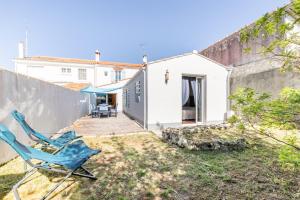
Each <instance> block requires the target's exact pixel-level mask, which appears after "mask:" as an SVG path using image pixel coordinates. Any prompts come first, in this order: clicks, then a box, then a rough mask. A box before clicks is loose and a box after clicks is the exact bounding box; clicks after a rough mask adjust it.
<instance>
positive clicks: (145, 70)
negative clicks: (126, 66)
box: [143, 63, 148, 129]
mask: <svg viewBox="0 0 300 200" xmlns="http://www.w3.org/2000/svg"><path fill="white" fill-rule="evenodd" d="M143 68H144V69H143V75H144V129H147V128H148V127H147V122H148V117H147V116H148V79H147V63H145V65H144V67H143Z"/></svg>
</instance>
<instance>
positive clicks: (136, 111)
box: [123, 71, 145, 125]
mask: <svg viewBox="0 0 300 200" xmlns="http://www.w3.org/2000/svg"><path fill="white" fill-rule="evenodd" d="M137 81H140V87H141V95H140V100H139V101H137V99H136V95H135V84H136V82H137ZM144 83H145V81H144V72H143V71H139V72H138V73H137V74H136V76H134V77H133V79H131V80H130V81H129V82H128V83H127V84H126V85H125V86H124V87H123V111H124V113H125V114H127V115H128V116H129V117H132V118H134V119H135V120H136V121H137V122H138V123H140V124H141V125H144V103H145V101H144V95H145V93H144ZM126 90H127V91H128V94H129V95H128V96H127V100H128V106H126V100H125V99H126V93H125V91H126Z"/></svg>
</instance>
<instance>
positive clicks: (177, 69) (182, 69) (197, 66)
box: [147, 54, 228, 129]
mask: <svg viewBox="0 0 300 200" xmlns="http://www.w3.org/2000/svg"><path fill="white" fill-rule="evenodd" d="M147 70H148V75H147V76H148V98H147V99H148V119H147V120H148V128H149V129H155V128H160V127H170V126H181V125H182V76H184V75H185V76H186V75H190V76H197V77H205V79H206V88H205V90H206V96H205V98H206V99H205V101H206V108H204V110H206V121H205V122H206V123H210V122H219V121H223V120H224V114H225V113H226V99H227V94H226V91H227V89H226V83H227V74H228V72H227V70H226V69H225V67H223V66H222V65H220V64H217V63H216V62H213V61H211V60H209V59H207V58H205V57H203V56H201V55H199V54H187V55H180V56H176V57H173V58H169V59H165V60H160V61H157V62H155V61H154V62H152V63H149V65H148V68H147ZM166 70H168V71H169V81H168V83H167V84H166V83H165V73H166Z"/></svg>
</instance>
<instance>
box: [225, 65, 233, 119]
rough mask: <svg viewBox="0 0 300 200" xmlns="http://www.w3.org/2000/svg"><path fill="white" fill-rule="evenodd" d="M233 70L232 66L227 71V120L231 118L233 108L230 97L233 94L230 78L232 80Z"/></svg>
mask: <svg viewBox="0 0 300 200" xmlns="http://www.w3.org/2000/svg"><path fill="white" fill-rule="evenodd" d="M232 70H233V66H230V67H229V68H228V69H227V80H226V87H227V88H226V97H227V98H226V99H227V101H226V120H227V119H228V118H229V117H230V116H231V106H230V99H229V96H230V94H231V90H230V78H231V73H232Z"/></svg>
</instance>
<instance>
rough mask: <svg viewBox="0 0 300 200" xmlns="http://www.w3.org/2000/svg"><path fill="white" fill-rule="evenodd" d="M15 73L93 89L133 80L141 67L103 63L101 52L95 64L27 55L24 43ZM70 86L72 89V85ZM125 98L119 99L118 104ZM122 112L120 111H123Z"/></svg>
mask: <svg viewBox="0 0 300 200" xmlns="http://www.w3.org/2000/svg"><path fill="white" fill-rule="evenodd" d="M13 61H14V63H15V72H16V73H20V74H24V75H27V76H31V77H34V78H38V79H42V80H45V81H47V82H51V83H54V84H57V85H61V86H68V87H72V86H71V85H72V84H78V83H80V84H83V85H86V86H87V85H92V86H93V87H98V86H103V85H106V84H112V83H118V82H120V81H121V82H123V80H128V79H129V78H132V77H133V76H134V75H135V73H136V72H137V71H138V70H139V69H140V67H141V66H142V65H140V64H130V63H123V62H110V61H102V60H101V59H100V52H99V51H96V52H95V60H86V59H75V58H61V57H48V56H31V57H28V56H26V55H25V48H24V44H23V43H19V56H18V58H15V59H14V60H13ZM70 84H71V85H70ZM118 100H120V101H122V97H121V96H120V97H118V96H116V104H119V105H122V102H121V103H118ZM120 108H121V107H120Z"/></svg>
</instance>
